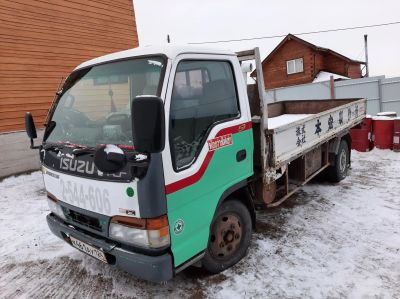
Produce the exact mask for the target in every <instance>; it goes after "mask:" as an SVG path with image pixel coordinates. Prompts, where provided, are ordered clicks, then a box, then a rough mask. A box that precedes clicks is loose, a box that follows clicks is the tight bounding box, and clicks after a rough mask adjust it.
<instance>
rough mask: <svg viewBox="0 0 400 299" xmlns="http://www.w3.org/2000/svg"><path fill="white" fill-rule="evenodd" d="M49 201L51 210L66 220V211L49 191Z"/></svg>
mask: <svg viewBox="0 0 400 299" xmlns="http://www.w3.org/2000/svg"><path fill="white" fill-rule="evenodd" d="M47 203H48V204H49V208H50V211H52V212H53V213H54V214H56V215H57V216H58V217H60V218H61V219H63V220H66V218H65V215H64V212H63V210H62V208H61V206H60V205H59V203H58V200H57V199H56V198H55V197H54V196H52V195H50V194H49V193H47Z"/></svg>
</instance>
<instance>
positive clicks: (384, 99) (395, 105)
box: [266, 76, 400, 115]
mask: <svg viewBox="0 0 400 299" xmlns="http://www.w3.org/2000/svg"><path fill="white" fill-rule="evenodd" d="M266 95H267V99H268V100H269V101H271V102H272V101H288V100H311V99H330V98H331V92H330V81H324V82H317V83H309V84H302V85H295V86H289V87H281V88H276V89H270V90H267V91H266ZM335 96H336V98H337V99H343V98H366V99H367V113H368V114H371V115H375V114H376V113H378V112H380V111H396V112H397V114H398V115H400V77H397V78H389V79H385V76H376V77H368V78H360V79H351V80H342V81H335Z"/></svg>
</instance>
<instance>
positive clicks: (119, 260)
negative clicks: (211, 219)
mask: <svg viewBox="0 0 400 299" xmlns="http://www.w3.org/2000/svg"><path fill="white" fill-rule="evenodd" d="M47 224H48V225H49V228H50V230H51V231H52V232H53V234H55V235H56V236H57V237H59V238H60V239H63V240H64V241H67V240H68V236H70V235H71V236H73V237H75V238H77V239H79V240H81V241H83V242H85V243H88V244H90V245H92V246H94V247H97V248H101V249H102V250H103V252H105V253H106V255H107V257H108V260H109V261H110V264H111V265H114V266H116V267H118V268H120V269H122V270H124V271H126V272H128V273H131V274H133V275H135V276H137V277H139V278H142V279H145V280H149V281H152V282H161V281H167V280H169V279H171V278H172V277H173V273H174V271H173V264H172V257H171V255H170V254H169V253H165V254H163V255H160V256H148V255H144V254H140V253H136V252H132V251H128V250H125V249H122V248H120V247H117V244H115V243H113V241H111V240H110V241H106V240H103V239H98V238H95V237H92V236H90V235H87V234H84V233H82V232H81V231H78V230H76V229H75V228H74V227H73V226H70V225H67V224H65V223H64V222H62V221H61V220H59V218H57V217H56V216H54V215H53V214H49V215H47Z"/></svg>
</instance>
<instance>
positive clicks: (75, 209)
mask: <svg viewBox="0 0 400 299" xmlns="http://www.w3.org/2000/svg"><path fill="white" fill-rule="evenodd" d="M249 59H255V61H256V65H257V82H258V84H257V87H258V89H255V88H252V87H249V91H248V86H247V84H246V82H245V79H244V76H243V72H242V68H241V62H242V61H245V60H249ZM251 90H253V91H254V92H251ZM299 103H300V102H298V103H295V102H294V103H292V102H280V103H271V104H270V105H268V104H267V103H266V100H265V99H264V83H263V78H262V71H261V61H260V58H259V53H258V49H257V48H256V49H255V50H252V51H246V52H241V53H233V52H229V51H223V50H215V49H204V48H197V47H188V46H182V47H177V46H171V45H163V46H160V47H153V46H151V47H140V48H136V49H131V50H127V51H122V52H118V53H114V54H110V55H106V56H102V57H99V58H96V59H92V60H90V61H87V62H84V63H82V64H81V65H79V66H78V67H77V68H76V69H75V70H74V71H73V72H72V73H71V75H70V76H69V77H68V78H67V80H66V81H65V83H64V85H63V86H62V89H61V90H59V91H58V92H57V97H56V100H55V102H54V103H53V105H52V107H51V108H50V111H49V115H48V119H47V121H46V129H45V133H44V138H43V141H42V143H41V145H40V146H39V147H35V146H33V138H35V137H36V129H35V126H34V123H33V119H32V116H31V115H30V114H29V113H27V115H26V127H27V133H28V135H29V137H30V138H31V146H32V147H33V148H39V152H40V159H41V163H42V172H43V177H44V183H45V187H46V190H47V196H48V202H49V206H50V209H51V213H50V214H49V215H48V216H47V221H48V224H49V227H50V229H51V231H52V232H53V233H54V234H55V235H57V236H58V237H60V238H61V239H63V240H65V241H66V242H68V243H69V244H71V245H72V246H74V247H76V248H77V249H79V250H81V251H83V252H85V253H87V254H89V255H91V256H93V257H95V258H97V259H99V260H100V261H102V262H105V263H108V264H111V265H116V266H118V267H120V268H122V269H124V270H126V271H128V272H130V273H132V274H134V275H136V276H138V277H141V278H144V279H147V280H150V281H166V280H169V279H171V278H172V277H173V276H174V275H175V274H176V273H178V272H179V271H181V270H182V269H184V268H186V267H188V266H190V265H192V264H201V265H202V266H203V267H204V268H205V269H206V270H208V271H209V272H211V273H218V272H221V271H223V270H224V269H226V268H228V267H230V266H232V265H234V264H235V263H237V262H238V261H239V260H240V259H241V258H243V257H244V256H245V254H246V252H247V248H248V246H249V244H250V238H251V232H252V229H253V227H254V225H255V210H254V209H255V206H263V207H268V206H273V205H276V204H278V203H280V202H282V201H283V200H285V199H286V198H288V197H289V196H290V195H291V194H292V193H293V192H294V191H296V190H297V189H298V188H299V187H301V186H302V185H303V184H304V183H306V182H307V181H308V180H310V179H311V178H312V177H314V176H315V175H317V174H318V173H320V172H322V171H328V172H329V173H330V176H331V177H333V178H334V179H336V180H337V181H338V180H340V179H343V178H344V177H345V176H346V173H347V168H348V166H349V164H350V154H349V149H350V144H351V139H349V135H348V132H347V131H348V129H349V128H351V127H352V126H354V125H356V124H358V123H359V122H361V121H362V119H363V117H364V115H365V100H359V99H348V100H341V101H332V100H328V101H305V102H304V101H303V102H302V103H301V104H299ZM344 113H346V114H345V115H346V117H344V116H343V115H344ZM282 115H297V116H296V117H294V118H293V117H292V118H291V119H293V121H291V122H286V123H284V124H283V123H279V121H278V124H277V122H276V121H275V125H274V126H273V127H272V126H270V127H268V121H269V120H268V117H270V119H272V118H273V117H275V118H279V117H282ZM299 115H301V117H299ZM270 124H271V123H270ZM318 124H319V125H318ZM315 125H317V127H318V128H317V129H318V130H319V131H318V133H315V132H314V129H315ZM299 140H300V141H299ZM293 186H295V187H293Z"/></svg>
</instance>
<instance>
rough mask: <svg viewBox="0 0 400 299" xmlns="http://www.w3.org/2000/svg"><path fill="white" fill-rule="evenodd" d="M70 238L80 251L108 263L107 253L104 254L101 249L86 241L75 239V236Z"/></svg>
mask: <svg viewBox="0 0 400 299" xmlns="http://www.w3.org/2000/svg"><path fill="white" fill-rule="evenodd" d="M69 239H70V240H71V244H72V246H74V247H75V248H77V249H79V250H80V251H83V252H84V253H86V254H88V255H90V256H93V257H94V258H96V259H98V260H100V261H102V262H104V263H108V262H107V258H106V255H105V254H104V252H103V251H101V250H99V249H97V248H95V247H93V246H91V245H89V244H87V243H85V242H82V241H80V240H78V239H75V238H74V237H69Z"/></svg>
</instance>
